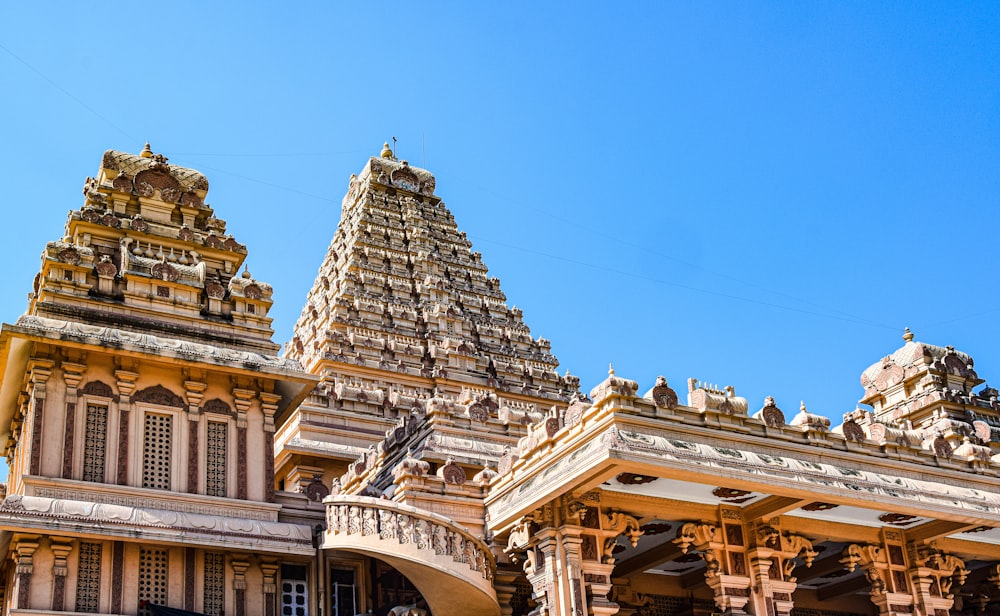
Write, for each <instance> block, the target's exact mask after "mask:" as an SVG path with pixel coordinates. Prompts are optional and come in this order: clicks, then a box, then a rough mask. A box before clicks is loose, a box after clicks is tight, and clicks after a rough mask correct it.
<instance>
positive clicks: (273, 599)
mask: <svg viewBox="0 0 1000 616" xmlns="http://www.w3.org/2000/svg"><path fill="white" fill-rule="evenodd" d="M260 572H261V573H262V574H263V575H264V616H275V614H277V609H278V607H277V606H278V603H277V601H278V577H277V576H278V563H276V562H273V561H267V562H262V563H260Z"/></svg>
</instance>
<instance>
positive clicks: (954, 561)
mask: <svg viewBox="0 0 1000 616" xmlns="http://www.w3.org/2000/svg"><path fill="white" fill-rule="evenodd" d="M910 562H911V564H912V567H911V569H910V570H909V572H908V573H909V576H910V580H911V581H912V583H913V595H914V597H915V598H916V605H917V608H918V613H920V614H923V615H925V616H948V614H950V613H951V609H952V607H954V604H955V591H957V590H958V589H959V588H960V587H961V586H962V585H963V584H965V579H966V577H968V575H969V571H968V569H966V568H965V563H964V562H963V561H962V560H961V559H959V558H956V557H955V556H951V555H949V554H944V553H943V552H940V551H938V550H936V549H934V548H932V547H930V546H926V545H921V546H913V548H912V549H911V560H910Z"/></svg>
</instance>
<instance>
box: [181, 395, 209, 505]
mask: <svg viewBox="0 0 1000 616" xmlns="http://www.w3.org/2000/svg"><path fill="white" fill-rule="evenodd" d="M207 388H208V383H204V382H201V381H195V380H187V381H184V394H185V397H186V398H187V400H186V402H187V404H188V409H187V411H188V461H187V467H188V468H187V491H188V494H198V488H199V483H200V479H201V473H200V472H199V467H198V455H199V447H198V437H199V435H200V434H201V402H202V399H203V398H204V397H205V390H206V389H207Z"/></svg>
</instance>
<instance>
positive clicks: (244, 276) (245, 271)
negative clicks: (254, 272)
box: [242, 263, 252, 280]
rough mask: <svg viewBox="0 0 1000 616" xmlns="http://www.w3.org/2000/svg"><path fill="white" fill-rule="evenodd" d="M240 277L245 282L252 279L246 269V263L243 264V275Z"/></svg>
mask: <svg viewBox="0 0 1000 616" xmlns="http://www.w3.org/2000/svg"><path fill="white" fill-rule="evenodd" d="M242 276H243V278H244V279H245V280H250V278H252V276H250V270H249V269H247V264H246V263H244V264H243V274H242Z"/></svg>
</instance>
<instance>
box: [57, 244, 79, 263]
mask: <svg viewBox="0 0 1000 616" xmlns="http://www.w3.org/2000/svg"><path fill="white" fill-rule="evenodd" d="M56 258H57V259H59V260H60V261H62V262H63V263H68V264H70V265H76V264H78V263H79V262H80V251H78V250H77V249H76V248H74V247H72V246H71V247H69V248H64V249H62V250H60V251H59V253H58V254H57V255H56Z"/></svg>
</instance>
